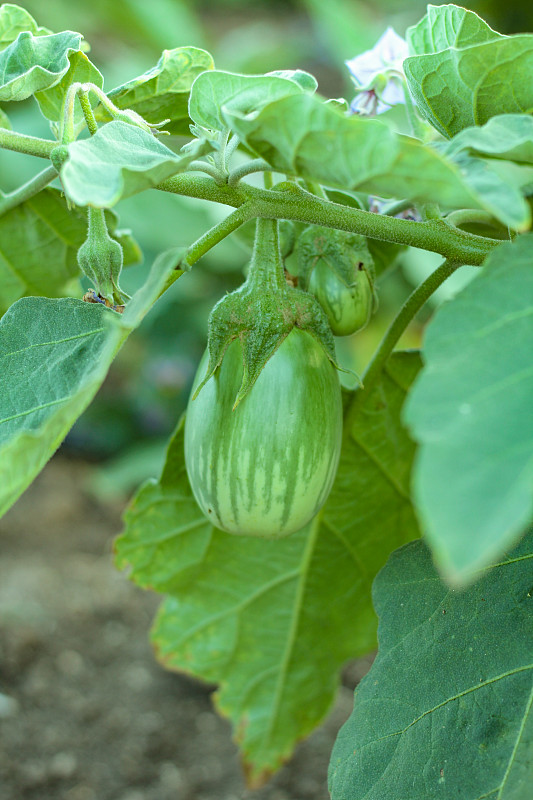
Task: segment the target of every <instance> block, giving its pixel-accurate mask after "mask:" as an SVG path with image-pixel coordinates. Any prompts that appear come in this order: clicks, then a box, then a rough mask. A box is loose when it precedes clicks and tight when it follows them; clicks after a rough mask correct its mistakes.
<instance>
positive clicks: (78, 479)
mask: <svg viewBox="0 0 533 800" xmlns="http://www.w3.org/2000/svg"><path fill="white" fill-rule="evenodd" d="M86 471H87V467H86V466H84V465H82V464H78V463H77V462H72V461H69V460H66V459H64V458H61V457H58V458H56V459H54V460H53V461H52V462H51V463H50V464H49V465H48V467H47V468H46V469H45V471H44V472H43V473H42V474H41V476H40V477H39V478H38V479H37V481H36V482H35V483H34V484H33V486H32V487H31V488H30V489H29V490H28V492H26V494H25V495H24V496H23V497H22V498H21V499H20V500H19V502H18V503H17V504H16V505H15V507H14V508H13V509H11V511H10V512H9V513H8V514H7V515H6V516H5V517H4V519H3V520H2V521H1V522H0V548H1V550H0V552H1V554H2V555H1V559H0V798H1V800H326V799H327V797H328V793H327V789H326V770H327V763H328V760H329V754H330V751H331V748H332V745H333V742H334V739H335V736H336V733H337V731H338V729H339V727H340V725H341V724H342V723H343V722H344V720H345V719H346V717H347V715H348V714H349V712H350V709H351V703H352V692H351V690H350V689H349V688H347V686H344V687H343V688H342V690H341V692H340V695H339V698H338V702H337V704H336V706H335V708H334V710H333V712H332V713H331V715H330V717H329V718H328V719H327V720H326V722H325V724H324V725H323V726H322V727H321V728H319V729H318V730H317V731H316V732H315V734H314V735H313V736H311V737H310V738H309V739H308V740H307V741H305V742H303V743H302V744H300V745H299V747H298V748H297V751H296V754H295V755H294V757H293V759H292V760H291V761H290V762H289V763H288V764H287V765H286V766H285V767H284V768H283V769H282V770H281V771H280V772H279V773H278V774H277V775H276V776H275V778H273V780H272V781H271V782H270V783H269V784H268V785H267V786H265V787H263V788H262V789H260V790H257V791H253V792H252V791H248V790H246V788H245V785H244V780H243V776H242V772H241V768H240V764H239V758H238V753H237V750H236V748H235V746H234V745H233V743H232V740H231V730H230V726H229V725H228V723H227V722H226V721H225V720H223V719H221V718H220V717H218V716H217V715H216V714H215V713H214V711H213V709H212V704H211V699H210V694H211V692H212V690H213V687H212V686H206V685H204V684H202V683H200V682H197V681H195V680H192V679H190V678H188V677H185V676H182V675H176V674H173V673H169V672H165V671H164V670H163V669H162V668H161V667H160V666H159V665H158V664H157V662H156V661H155V659H154V657H153V654H152V651H151V649H150V645H149V643H148V630H149V626H150V622H151V619H152V617H153V614H154V611H155V609H156V607H157V604H158V602H159V600H158V597H157V596H155V595H153V594H150V593H148V592H143V591H141V590H139V589H138V588H136V587H135V586H134V585H132V584H131V583H130V582H129V581H128V580H127V578H126V577H125V576H124V575H123V574H120V573H119V572H117V570H116V569H115V568H114V567H113V565H112V560H111V548H112V541H113V538H114V536H115V535H116V533H117V532H118V531H119V530H120V515H119V510H118V509H116V508H108V507H106V508H104V507H102V506H100V505H99V504H98V503H95V501H94V500H92V499H91V498H90V497H89V495H87V494H86V493H85V492H84V491H83V488H82V487H83V485H84V479H85V477H86ZM367 667H368V663H367V664H356V665H355V666H354V667H352V668H351V672H350V674H349V675H348V676H347V680H346V681H345V683H348V684H350V683H351V684H353V683H355V681H356V680H357V678H358V677H359V676H360V673H361V671H362V670H364V669H365V668H367Z"/></svg>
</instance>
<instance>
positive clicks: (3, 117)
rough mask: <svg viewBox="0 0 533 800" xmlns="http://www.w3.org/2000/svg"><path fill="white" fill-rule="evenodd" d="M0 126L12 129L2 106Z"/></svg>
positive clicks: (0, 109)
mask: <svg viewBox="0 0 533 800" xmlns="http://www.w3.org/2000/svg"><path fill="white" fill-rule="evenodd" d="M0 128H7V129H8V130H12V125H11V122H10V121H9V117H8V116H7V114H6V112H5V111H4V109H3V108H0Z"/></svg>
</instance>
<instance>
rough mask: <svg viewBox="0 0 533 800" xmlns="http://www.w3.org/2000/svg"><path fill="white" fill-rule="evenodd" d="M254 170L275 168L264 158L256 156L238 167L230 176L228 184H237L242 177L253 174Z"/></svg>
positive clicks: (268, 170)
mask: <svg viewBox="0 0 533 800" xmlns="http://www.w3.org/2000/svg"><path fill="white" fill-rule="evenodd" d="M253 172H274V169H273V168H272V167H271V166H270V164H267V162H266V161H264V160H263V159H262V158H254V159H253V160H252V161H247V162H246V163H245V164H241V166H240V167H236V168H235V169H234V170H233V172H231V173H230V175H229V177H228V186H236V185H237V184H238V183H239V181H240V180H241V178H244V177H245V175H251V174H252V173H253Z"/></svg>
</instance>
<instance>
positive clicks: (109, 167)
mask: <svg viewBox="0 0 533 800" xmlns="http://www.w3.org/2000/svg"><path fill="white" fill-rule="evenodd" d="M191 144H192V145H193V146H190V145H188V146H187V147H188V149H187V155H183V156H181V157H180V156H177V155H176V154H175V153H173V152H172V150H169V149H168V147H165V145H163V144H161V142H160V141H159V140H158V139H156V138H155V137H154V136H152V134H150V133H148V132H147V131H144V130H142V128H138V127H137V126H136V125H130V124H129V123H127V122H122V121H120V120H114V121H113V122H109V123H107V125H103V126H102V127H101V128H99V129H98V131H97V132H96V133H95V134H94V136H91V138H90V139H82V140H80V141H77V142H72V144H70V145H69V148H68V150H69V159H68V161H66V163H65V164H64V165H63V167H62V169H61V180H62V183H63V187H64V189H65V191H66V193H67V195H68V197H69V198H70V199H71V200H72V202H73V203H75V204H76V205H78V206H86V205H91V206H96V207H97V208H108V207H110V206H113V205H115V203H118V201H119V200H121V199H122V198H124V197H129V196H130V195H132V194H136V193H137V192H142V191H143V190H144V189H150V188H152V187H154V186H157V184H158V183H161V181H163V180H165V178H169V177H170V176H171V175H175V174H176V173H178V172H184V171H185V170H186V169H187V167H188V166H189V164H190V163H191V161H193V160H194V159H195V158H198V156H199V155H201V154H202V152H203V151H202V147H204V145H203V143H201V142H192V143H191Z"/></svg>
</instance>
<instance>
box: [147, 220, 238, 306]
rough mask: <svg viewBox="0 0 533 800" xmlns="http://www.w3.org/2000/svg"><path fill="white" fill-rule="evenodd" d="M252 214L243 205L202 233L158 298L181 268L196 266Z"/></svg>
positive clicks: (190, 247) (175, 278)
mask: <svg viewBox="0 0 533 800" xmlns="http://www.w3.org/2000/svg"><path fill="white" fill-rule="evenodd" d="M252 216H253V214H251V213H250V207H249V206H248V205H246V204H243V205H242V206H240V207H239V208H237V209H236V210H235V211H232V212H231V214H228V216H227V217H226V218H225V219H223V220H222V222H219V223H218V225H215V226H214V227H213V228H211V229H210V230H208V231H207V233H204V234H203V236H200V238H199V239H197V240H196V241H195V242H193V244H191V245H190V246H189V247H188V248H187V250H186V251H185V253H184V254H183V256H182V258H181V259H180V263H179V264H177V265H176V270H175V273H174V274H172V275H171V276H170V278H169V279H168V280H167V282H166V284H165V287H164V289H163V290H162V291H161V292H160V294H159V297H161V295H162V294H163V292H166V290H167V289H168V288H169V287H170V286H172V284H173V283H174V282H175V281H176V280H177V279H178V278H179V277H180V275H181V272H182V268H183V267H185V269H187V268H190V267H192V266H193V264H196V262H197V261H199V259H200V258H201V257H202V256H203V255H205V254H206V253H207V252H209V250H211V249H212V248H213V247H214V246H215V245H216V244H218V243H219V242H221V241H222V240H223V239H225V238H226V236H229V235H230V233H233V231H235V230H237V228H240V226H241V225H243V224H244V223H245V222H247V221H248V220H249V219H251V218H252Z"/></svg>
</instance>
